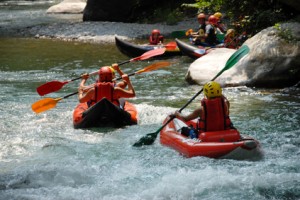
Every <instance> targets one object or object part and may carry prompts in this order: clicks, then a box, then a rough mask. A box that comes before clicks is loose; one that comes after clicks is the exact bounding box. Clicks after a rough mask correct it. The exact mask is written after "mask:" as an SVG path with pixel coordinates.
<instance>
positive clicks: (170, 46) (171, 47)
mask: <svg viewBox="0 0 300 200" xmlns="http://www.w3.org/2000/svg"><path fill="white" fill-rule="evenodd" d="M164 47H165V48H166V49H167V50H175V49H176V47H177V44H176V42H174V41H173V42H169V43H168V44H166V45H164Z"/></svg>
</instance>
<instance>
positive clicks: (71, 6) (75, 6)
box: [46, 0, 86, 14]
mask: <svg viewBox="0 0 300 200" xmlns="http://www.w3.org/2000/svg"><path fill="white" fill-rule="evenodd" d="M85 6H86V0H64V1H62V2H60V3H59V4H57V5H54V6H51V7H50V8H49V9H48V10H47V11H46V12H47V13H70V14H71V13H72V14H75V13H83V10H84V8H85Z"/></svg>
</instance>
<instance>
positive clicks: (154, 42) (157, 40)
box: [149, 35, 164, 45]
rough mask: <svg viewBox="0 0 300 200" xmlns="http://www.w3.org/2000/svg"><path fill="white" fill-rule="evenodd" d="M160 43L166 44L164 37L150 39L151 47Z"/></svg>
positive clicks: (151, 37)
mask: <svg viewBox="0 0 300 200" xmlns="http://www.w3.org/2000/svg"><path fill="white" fill-rule="evenodd" d="M159 42H161V43H163V42H164V36H162V35H159V36H158V37H157V38H155V39H154V38H153V36H152V35H150V37H149V44H151V45H157V44H158V43H159Z"/></svg>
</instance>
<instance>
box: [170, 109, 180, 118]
mask: <svg viewBox="0 0 300 200" xmlns="http://www.w3.org/2000/svg"><path fill="white" fill-rule="evenodd" d="M169 117H170V118H180V112H179V111H178V110H177V111H175V112H174V113H173V114H170V115H169Z"/></svg>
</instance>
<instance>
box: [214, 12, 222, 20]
mask: <svg viewBox="0 0 300 200" xmlns="http://www.w3.org/2000/svg"><path fill="white" fill-rule="evenodd" d="M214 16H215V17H216V18H219V19H220V18H221V17H222V13H220V12H216V13H215V14H214Z"/></svg>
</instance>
